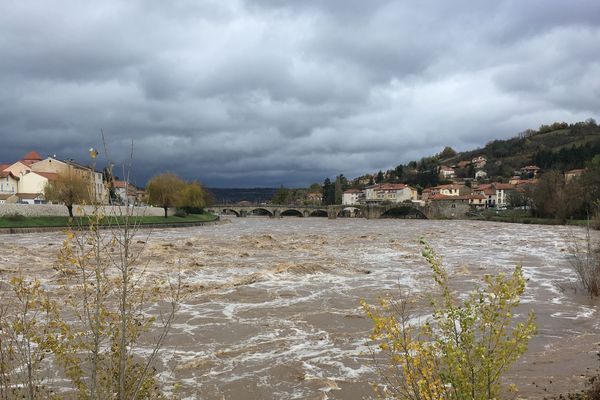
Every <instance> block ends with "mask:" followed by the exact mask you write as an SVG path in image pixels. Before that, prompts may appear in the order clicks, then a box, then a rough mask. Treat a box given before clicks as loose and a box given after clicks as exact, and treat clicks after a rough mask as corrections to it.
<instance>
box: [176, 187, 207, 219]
mask: <svg viewBox="0 0 600 400" xmlns="http://www.w3.org/2000/svg"><path fill="white" fill-rule="evenodd" d="M177 203H178V204H177V205H178V206H179V207H181V208H184V209H185V210H186V211H187V212H189V213H193V212H194V211H196V210H200V209H202V208H204V207H206V195H205V192H204V189H203V188H202V185H201V184H200V182H198V181H194V182H190V183H188V184H186V185H185V186H184V187H183V188H182V189H181V191H180V192H179V198H178V200H177Z"/></svg>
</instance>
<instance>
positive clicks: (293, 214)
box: [279, 208, 304, 217]
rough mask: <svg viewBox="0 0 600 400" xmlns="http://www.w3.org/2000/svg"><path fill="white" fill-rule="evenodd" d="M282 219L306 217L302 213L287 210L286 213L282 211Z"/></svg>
mask: <svg viewBox="0 0 600 400" xmlns="http://www.w3.org/2000/svg"><path fill="white" fill-rule="evenodd" d="M279 215H281V216H282V217H304V214H302V211H299V210H296V209H293V208H290V209H287V210H285V211H282V212H281V214H279Z"/></svg>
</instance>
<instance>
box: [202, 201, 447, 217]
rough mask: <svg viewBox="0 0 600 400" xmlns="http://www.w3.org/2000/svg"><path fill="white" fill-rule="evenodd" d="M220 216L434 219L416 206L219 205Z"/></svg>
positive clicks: (213, 207) (423, 208)
mask: <svg viewBox="0 0 600 400" xmlns="http://www.w3.org/2000/svg"><path fill="white" fill-rule="evenodd" d="M208 211H209V212H213V213H217V214H227V213H229V214H235V215H236V216H238V217H246V216H248V215H265V216H269V217H272V218H279V217H284V216H295V217H327V218H330V219H335V218H337V217H364V218H367V219H376V218H385V217H388V216H389V217H391V216H401V217H404V218H422V219H423V218H435V217H436V216H435V215H431V214H430V208H429V207H423V206H420V205H418V204H413V203H399V204H389V205H358V204H357V205H331V206H297V205H288V206H286V205H243V206H240V205H234V204H216V205H214V206H212V207H210V208H208Z"/></svg>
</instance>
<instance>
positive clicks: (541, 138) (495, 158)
mask: <svg viewBox="0 0 600 400" xmlns="http://www.w3.org/2000/svg"><path fill="white" fill-rule="evenodd" d="M443 153H444V152H442V153H441V154H440V155H438V160H439V162H440V164H442V165H454V164H457V163H458V162H459V161H462V160H471V159H472V158H474V157H477V156H481V155H482V156H485V157H486V158H487V164H486V166H485V168H484V170H485V171H486V172H487V173H488V176H489V177H510V176H512V175H513V172H514V171H516V170H517V171H518V170H519V169H520V168H521V167H523V166H525V165H531V164H533V165H537V166H538V167H540V168H542V169H544V170H549V169H556V170H560V171H563V172H564V171H567V170H570V169H576V168H584V167H585V164H586V163H587V162H589V161H590V160H591V159H592V158H593V157H594V155H596V154H600V127H599V126H598V125H597V124H596V121H594V120H593V119H588V120H587V121H585V122H577V123H575V124H570V125H569V124H567V123H566V122H555V123H553V124H551V125H542V126H540V128H539V129H538V130H533V129H528V130H526V131H524V132H521V133H520V134H519V135H518V136H516V137H513V138H511V139H507V140H494V141H491V142H489V143H488V144H487V145H485V146H484V147H483V148H479V149H476V150H471V151H466V152H462V153H457V154H455V155H452V156H450V157H444V154H443Z"/></svg>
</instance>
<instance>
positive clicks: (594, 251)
mask: <svg viewBox="0 0 600 400" xmlns="http://www.w3.org/2000/svg"><path fill="white" fill-rule="evenodd" d="M571 256H572V258H571V265H572V266H573V269H574V270H575V272H576V273H577V276H578V278H579V283H580V284H581V286H582V287H583V289H584V290H585V291H586V293H588V294H589V295H590V297H596V296H600V243H594V242H593V240H592V237H591V235H590V227H589V226H588V227H587V229H586V237H585V242H584V245H583V247H582V246H581V245H579V244H578V243H577V242H573V244H572V246H571Z"/></svg>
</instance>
